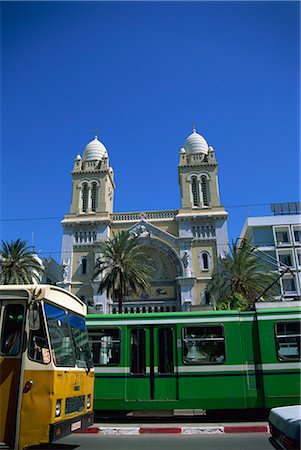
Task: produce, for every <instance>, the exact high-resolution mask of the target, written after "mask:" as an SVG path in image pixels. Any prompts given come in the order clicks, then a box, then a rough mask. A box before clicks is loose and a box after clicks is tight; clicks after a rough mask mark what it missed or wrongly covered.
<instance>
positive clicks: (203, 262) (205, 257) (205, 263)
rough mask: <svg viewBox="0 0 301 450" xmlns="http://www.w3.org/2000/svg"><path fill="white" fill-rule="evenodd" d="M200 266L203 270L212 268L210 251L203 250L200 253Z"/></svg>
mask: <svg viewBox="0 0 301 450" xmlns="http://www.w3.org/2000/svg"><path fill="white" fill-rule="evenodd" d="M200 268H201V270H209V269H210V255H209V253H208V252H202V253H201V254H200Z"/></svg>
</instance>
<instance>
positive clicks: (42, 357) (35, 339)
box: [28, 308, 50, 364]
mask: <svg viewBox="0 0 301 450" xmlns="http://www.w3.org/2000/svg"><path fill="white" fill-rule="evenodd" d="M37 313H38V314H39V323H40V328H39V329H38V330H31V331H30V334H29V343H28V357H29V359H31V360H33V361H36V362H38V363H41V364H48V363H50V349H49V343H48V339H47V336H46V330H45V324H44V321H43V318H42V317H41V309H40V308H39V310H38V312H37Z"/></svg>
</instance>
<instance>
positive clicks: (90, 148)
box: [83, 136, 107, 161]
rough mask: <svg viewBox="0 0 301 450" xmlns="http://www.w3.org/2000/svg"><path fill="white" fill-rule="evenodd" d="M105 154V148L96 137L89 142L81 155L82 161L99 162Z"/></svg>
mask: <svg viewBox="0 0 301 450" xmlns="http://www.w3.org/2000/svg"><path fill="white" fill-rule="evenodd" d="M105 153H107V149H106V148H105V146H104V145H103V144H102V143H101V142H100V141H99V140H98V138H97V136H95V138H94V139H93V141H91V142H89V144H88V145H87V146H86V148H85V150H84V153H83V160H84V161H91V160H96V159H97V160H100V159H102V158H103V157H104V155H105Z"/></svg>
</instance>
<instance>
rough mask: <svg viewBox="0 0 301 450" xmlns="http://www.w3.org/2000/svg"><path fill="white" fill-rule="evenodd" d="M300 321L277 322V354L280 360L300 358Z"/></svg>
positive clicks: (296, 359)
mask: <svg viewBox="0 0 301 450" xmlns="http://www.w3.org/2000/svg"><path fill="white" fill-rule="evenodd" d="M300 325H301V324H300V322H279V323H276V324H275V334H276V348H277V356H278V359H279V360H280V361H298V360H300V337H301V330H300Z"/></svg>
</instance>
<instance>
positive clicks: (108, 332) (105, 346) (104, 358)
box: [89, 328, 120, 366]
mask: <svg viewBox="0 0 301 450" xmlns="http://www.w3.org/2000/svg"><path fill="white" fill-rule="evenodd" d="M89 338H90V343H91V347H92V355H93V361H94V365H95V366H108V365H109V366H110V365H114V364H119V363H120V329H119V328H101V329H97V330H90V331H89Z"/></svg>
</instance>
